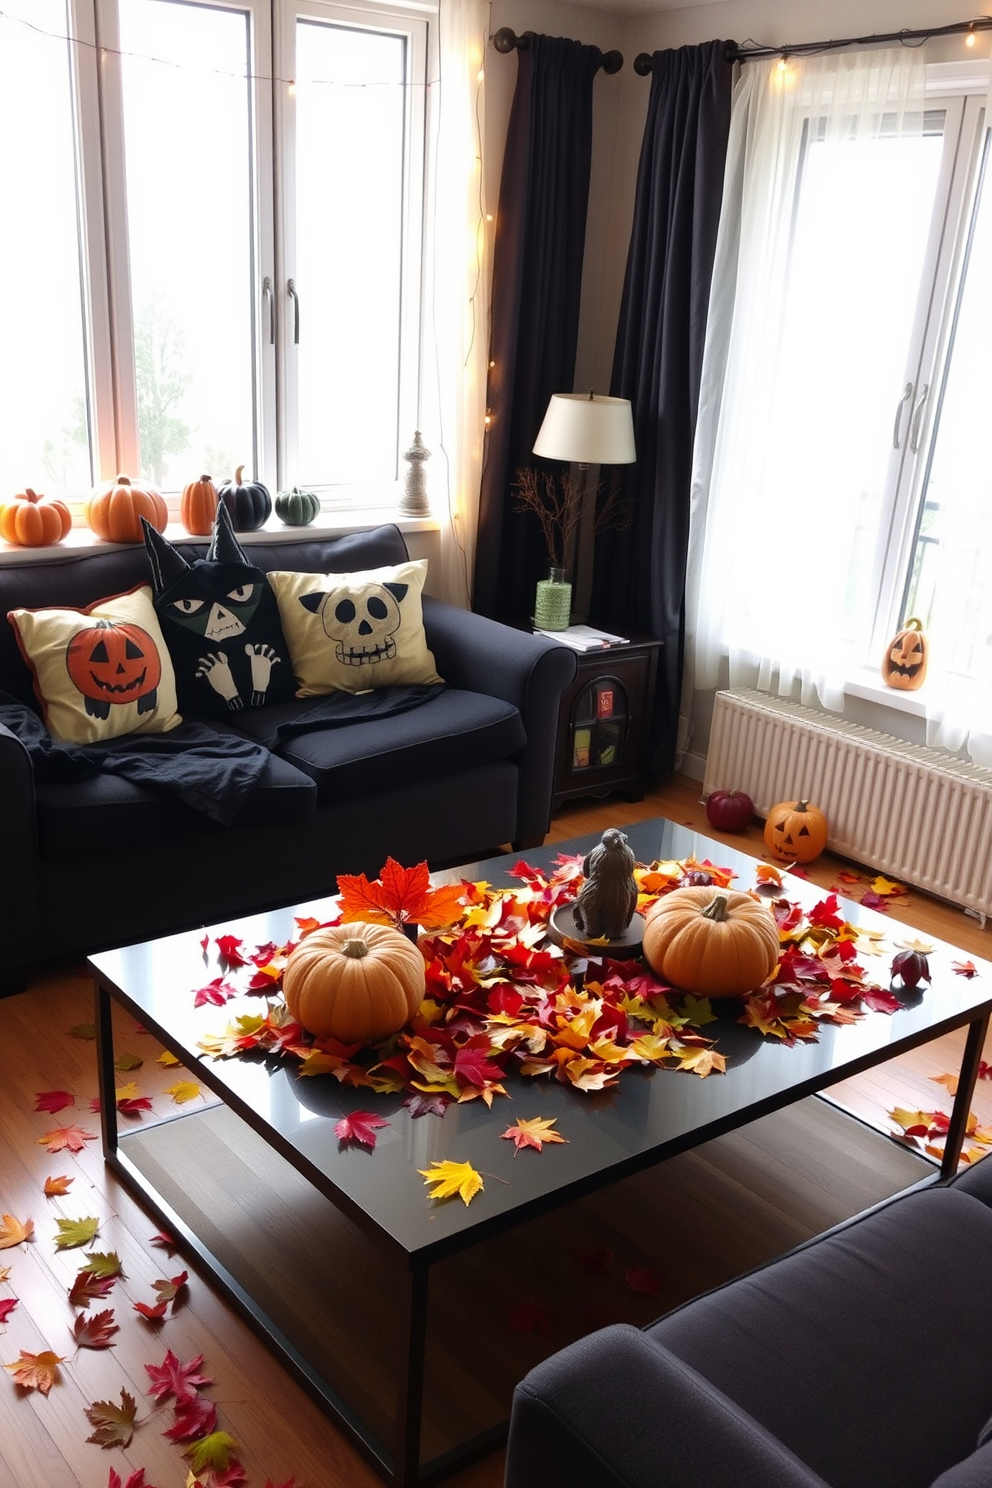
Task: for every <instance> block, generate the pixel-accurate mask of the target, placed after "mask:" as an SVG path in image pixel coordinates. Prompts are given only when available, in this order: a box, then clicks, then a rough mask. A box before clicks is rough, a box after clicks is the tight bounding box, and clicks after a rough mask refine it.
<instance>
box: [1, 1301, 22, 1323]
mask: <svg viewBox="0 0 992 1488" xmlns="http://www.w3.org/2000/svg"><path fill="white" fill-rule="evenodd" d="M17 1301H18V1299H17V1298H16V1297H0V1323H5V1322H6V1321H7V1319H8V1318H9V1317H10V1314H11V1313H12V1312H13V1310H14V1308H15V1307H16V1306H17Z"/></svg>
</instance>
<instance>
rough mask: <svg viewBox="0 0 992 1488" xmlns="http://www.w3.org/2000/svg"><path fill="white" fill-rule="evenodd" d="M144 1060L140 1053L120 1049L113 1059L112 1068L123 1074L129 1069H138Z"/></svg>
mask: <svg viewBox="0 0 992 1488" xmlns="http://www.w3.org/2000/svg"><path fill="white" fill-rule="evenodd" d="M144 1062H145V1061H144V1059H143V1058H142V1056H141V1055H140V1054H131V1053H129V1052H128V1051H127V1050H126V1049H122V1050H121V1052H120V1053H119V1054H118V1056H117V1058H116V1059H115V1060H114V1069H115V1070H117V1071H118V1072H119V1073H120V1074H122V1075H124V1074H127V1072H128V1071H129V1070H136V1069H140V1068H141V1066H142V1065H143V1064H144Z"/></svg>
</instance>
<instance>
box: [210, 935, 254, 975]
mask: <svg viewBox="0 0 992 1488" xmlns="http://www.w3.org/2000/svg"><path fill="white" fill-rule="evenodd" d="M243 945H244V941H243V940H241V939H240V937H239V936H237V935H218V937H217V949H218V951H219V952H220V958H221V960H222V961H223V962H224V963H225V965H226V966H228V967H229V968H232V969H233V968H234V967H236V966H247V965H248V957H247V956H244V955H242V953H241V947H242V946H243Z"/></svg>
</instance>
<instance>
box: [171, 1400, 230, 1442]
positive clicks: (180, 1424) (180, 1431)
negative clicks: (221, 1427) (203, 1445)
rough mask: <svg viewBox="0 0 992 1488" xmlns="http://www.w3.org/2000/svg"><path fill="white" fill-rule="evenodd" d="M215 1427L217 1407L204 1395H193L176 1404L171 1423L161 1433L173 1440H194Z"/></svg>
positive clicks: (205, 1434) (214, 1429) (208, 1433)
mask: <svg viewBox="0 0 992 1488" xmlns="http://www.w3.org/2000/svg"><path fill="white" fill-rule="evenodd" d="M216 1429H217V1407H216V1406H215V1405H214V1403H213V1401H212V1400H208V1399H207V1398H206V1396H205V1395H194V1396H193V1397H192V1399H191V1400H184V1401H182V1402H180V1404H178V1405H177V1406H176V1408H175V1411H174V1413H173V1420H172V1425H171V1426H170V1427H169V1429H168V1431H163V1432H162V1435H163V1436H167V1437H168V1438H169V1440H170V1441H174V1442H185V1441H195V1440H196V1439H197V1438H198V1437H201V1436H209V1435H210V1433H211V1431H216Z"/></svg>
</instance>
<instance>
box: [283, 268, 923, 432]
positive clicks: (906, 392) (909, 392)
mask: <svg viewBox="0 0 992 1488" xmlns="http://www.w3.org/2000/svg"><path fill="white" fill-rule="evenodd" d="M266 282H268V281H266ZM912 396H913V384H912V383H911V382H907V384H906V386H905V388H904V389H903V394H902V397H901V398H900V399H899V402H898V403H897V404H896V420H895V423H894V424H893V425H892V448H893V449H898V448H899V425H900V424H901V423H902V406H903V404H904V403H907V402H908V401H909V399H910V398H911V397H912Z"/></svg>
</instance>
